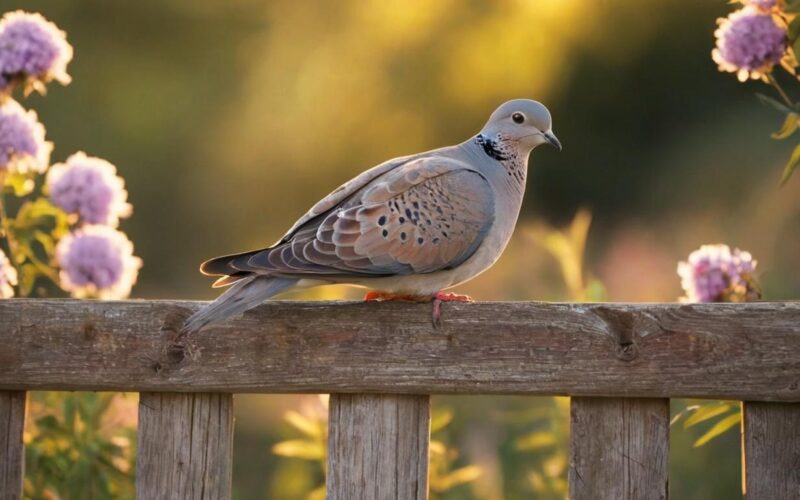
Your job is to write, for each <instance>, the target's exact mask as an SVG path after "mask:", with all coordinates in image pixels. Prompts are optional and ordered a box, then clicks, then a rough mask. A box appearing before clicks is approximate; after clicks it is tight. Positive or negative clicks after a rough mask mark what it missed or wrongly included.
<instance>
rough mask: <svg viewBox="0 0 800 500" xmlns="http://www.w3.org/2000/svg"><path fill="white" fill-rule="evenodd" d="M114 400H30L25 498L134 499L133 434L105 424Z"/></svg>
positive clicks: (43, 396) (61, 396) (59, 396)
mask: <svg viewBox="0 0 800 500" xmlns="http://www.w3.org/2000/svg"><path fill="white" fill-rule="evenodd" d="M119 397H120V396H116V395H114V394H110V393H85V394H82V395H80V396H76V395H74V394H68V393H55V392H49V393H33V394H32V396H31V401H30V407H31V408H30V413H31V417H32V418H31V420H32V422H30V423H29V425H28V426H27V428H26V432H25V444H26V464H25V471H26V476H25V486H24V493H25V496H26V498H37V499H38V498H63V499H65V500H73V499H74V500H78V499H88V498H93V499H102V498H133V496H134V492H133V471H134V466H135V463H134V457H135V449H134V448H135V443H136V437H135V430H134V429H133V428H132V427H130V426H125V425H119V424H120V422H119V421H115V420H113V419H111V418H110V417H111V416H112V414H113V412H112V411H110V410H111V406H112V403H114V402H115V401H116V400H118V399H119ZM123 397H124V396H123Z"/></svg>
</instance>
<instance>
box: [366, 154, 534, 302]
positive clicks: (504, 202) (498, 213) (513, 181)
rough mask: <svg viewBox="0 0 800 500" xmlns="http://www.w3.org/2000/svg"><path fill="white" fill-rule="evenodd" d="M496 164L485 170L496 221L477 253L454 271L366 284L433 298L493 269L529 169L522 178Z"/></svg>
mask: <svg viewBox="0 0 800 500" xmlns="http://www.w3.org/2000/svg"><path fill="white" fill-rule="evenodd" d="M503 167H507V166H500V165H499V164H496V165H495V168H496V170H490V171H488V172H485V171H484V175H485V177H486V178H487V180H488V181H489V183H490V185H491V186H492V191H493V195H494V208H495V211H494V220H493V221H492V224H491V226H490V228H489V230H488V231H487V232H486V234H485V236H484V238H483V240H482V241H481V243H480V245H479V246H478V247H477V249H476V250H475V252H474V253H473V254H472V255H471V256H470V257H469V258H467V259H466V260H465V261H464V262H462V263H461V264H459V265H458V266H455V267H453V268H452V269H446V270H442V271H436V272H432V273H422V274H410V275H400V276H393V277H386V278H377V279H370V280H365V281H364V282H363V283H362V284H364V285H365V286H369V287H371V288H375V289H380V290H385V291H389V292H394V293H408V294H412V295H432V294H434V293H436V292H438V291H440V290H444V289H446V288H450V287H453V286H456V285H458V284H460V283H464V282H466V281H469V280H470V279H472V278H474V277H475V276H477V275H479V274H481V273H482V272H484V271H486V270H487V269H489V268H490V267H491V266H492V265H493V264H494V263H495V262H497V260H498V259H499V258H500V256H501V255H502V253H503V251H504V250H505V248H506V246H507V245H508V242H509V241H510V239H511V236H512V234H513V232H514V228H515V226H516V223H517V219H518V218H519V213H520V208H521V206H522V198H523V195H524V189H525V176H524V172H525V170H526V169H525V168H524V167H525V166H522V167H521V168H522V172H523V175H522V176H518V175H514V174H513V173H512V174H511V175H509V174H508V172H507V170H505V169H504V168H503Z"/></svg>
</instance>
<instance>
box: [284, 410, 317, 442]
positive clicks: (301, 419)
mask: <svg viewBox="0 0 800 500" xmlns="http://www.w3.org/2000/svg"><path fill="white" fill-rule="evenodd" d="M283 419H284V420H286V422H287V423H288V424H289V425H291V426H292V427H294V428H295V429H297V430H298V431H300V432H302V433H303V434H305V435H306V436H309V437H312V438H320V439H321V438H322V437H323V436H324V434H325V429H323V427H322V426H321V425H320V424H319V423H318V422H316V421H314V420H312V419H310V418H308V417H305V416H303V415H301V414H299V413H297V412H296V411H291V410H290V411H287V412H286V414H285V415H284V416H283Z"/></svg>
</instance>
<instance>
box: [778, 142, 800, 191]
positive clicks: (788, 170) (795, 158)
mask: <svg viewBox="0 0 800 500" xmlns="http://www.w3.org/2000/svg"><path fill="white" fill-rule="evenodd" d="M799 163H800V144H798V145H797V146H795V148H794V151H792V156H790V157H789V162H788V163H787V164H786V166H785V167H784V168H783V174H782V175H781V186H783V185H784V184H786V182H787V181H788V180H789V178H790V177H792V174H793V173H794V170H795V169H796V168H797V165H798V164H799Z"/></svg>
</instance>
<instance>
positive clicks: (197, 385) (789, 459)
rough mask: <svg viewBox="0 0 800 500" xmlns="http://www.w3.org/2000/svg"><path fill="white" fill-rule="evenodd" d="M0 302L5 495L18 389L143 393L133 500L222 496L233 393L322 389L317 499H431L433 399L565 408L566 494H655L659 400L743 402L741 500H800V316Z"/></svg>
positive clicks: (738, 307)
mask: <svg viewBox="0 0 800 500" xmlns="http://www.w3.org/2000/svg"><path fill="white" fill-rule="evenodd" d="M199 306H200V303H197V302H179V301H127V302H90V301H73V300H6V301H0V498H2V499H16V498H19V497H20V495H21V493H20V491H21V483H22V474H23V463H24V459H23V455H24V449H23V445H22V429H23V425H24V413H25V411H24V409H25V392H24V391H28V390H73V391H97V390H103V391H135V392H140V393H141V394H140V403H139V433H138V436H139V437H138V440H139V446H138V457H137V476H136V487H137V498H139V499H147V500H150V499H157V498H164V499H167V498H168V499H176V498H190V499H213V500H216V499H226V498H230V483H231V461H232V458H231V457H232V441H233V396H232V394H233V393H331V394H332V396H331V402H330V416H329V423H330V427H329V429H330V431H329V466H328V483H327V491H328V498H330V499H339V500H355V499H389V498H391V499H419V498H427V468H428V442H429V423H430V396H429V395H430V394H445V393H447V394H456V393H457V394H528V395H567V396H571V397H572V400H571V406H572V408H571V437H570V449H569V454H570V460H569V463H570V467H569V488H570V497H571V498H575V499H584V498H586V499H590V498H591V499H595V498H597V499H616V498H624V499H637V500H638V499H650V498H657V499H663V498H667V496H668V477H667V470H668V467H667V463H668V437H669V398H675V397H688V398H713V399H735V400H742V401H744V402H745V403H744V415H743V417H744V419H743V423H744V425H743V448H744V462H745V465H746V474H745V480H746V489H747V498H748V499H752V500H759V499H765V500H780V499H792V500H796V499H798V498H800V404H799V403H800V303H754V304H710V305H681V304H641V305H640V304H636V305H634V304H541V303H476V304H450V303H448V304H445V305H444V306H443V308H442V309H443V312H442V317H443V321H442V326H441V327H440V328H438V329H434V328H433V327H432V325H431V311H430V305H425V304H408V303H381V304H379V303H352V302H348V303H320V302H316V303H298V302H291V303H287V302H271V303H268V304H266V305H264V306H262V307H260V308H258V309H256V310H254V311H252V312H249V313H247V314H245V315H244V317H242V318H240V319H238V320H234V321H231V322H230V323H229V324H226V325H223V326H220V327H218V328H213V329H209V330H207V331H203V332H201V333H199V334H195V335H192V336H188V337H186V336H181V335H180V334H179V327H180V325H181V323H182V321H183V319H184V318H185V317H186V316H187V315H188V314H189V313H191V312H192V311H193V310H195V309H196V308H197V307H199Z"/></svg>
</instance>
